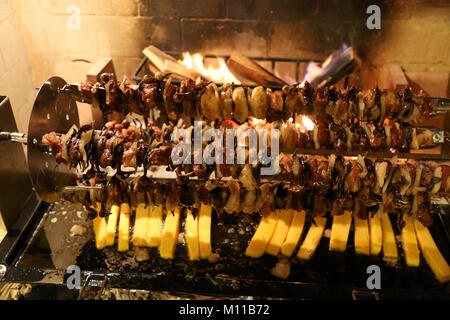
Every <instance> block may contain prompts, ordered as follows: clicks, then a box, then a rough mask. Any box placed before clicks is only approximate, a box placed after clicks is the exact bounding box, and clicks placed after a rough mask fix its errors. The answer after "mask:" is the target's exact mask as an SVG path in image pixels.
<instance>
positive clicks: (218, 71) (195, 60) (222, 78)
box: [178, 52, 240, 84]
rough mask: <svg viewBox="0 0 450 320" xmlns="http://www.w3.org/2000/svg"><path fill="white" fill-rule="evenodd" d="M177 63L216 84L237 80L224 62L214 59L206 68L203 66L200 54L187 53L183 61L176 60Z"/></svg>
mask: <svg viewBox="0 0 450 320" xmlns="http://www.w3.org/2000/svg"><path fill="white" fill-rule="evenodd" d="M178 62H179V63H181V64H183V65H185V66H186V67H187V68H188V69H190V70H194V71H197V72H199V73H201V74H202V75H203V76H205V78H207V79H209V80H212V81H214V82H217V83H233V82H234V83H236V84H239V83H240V82H239V80H238V79H236V77H235V76H234V75H233V74H232V73H231V71H230V70H229V69H228V67H227V64H226V63H225V60H224V59H222V58H216V60H215V61H213V62H214V63H211V64H209V65H208V66H207V67H206V68H205V65H204V64H203V56H202V55H201V54H200V53H194V54H193V55H191V54H190V53H189V52H184V53H183V60H178Z"/></svg>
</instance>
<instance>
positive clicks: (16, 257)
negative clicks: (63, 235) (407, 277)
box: [0, 114, 450, 299]
mask: <svg viewBox="0 0 450 320" xmlns="http://www.w3.org/2000/svg"><path fill="white" fill-rule="evenodd" d="M447 117H448V114H447ZM446 126H450V123H449V121H447V122H446ZM445 129H447V130H448V129H450V128H445ZM447 144H448V143H447ZM443 150H448V147H447V146H446V147H444V148H443ZM310 151H312V152H311V153H313V154H322V155H323V154H329V151H324V150H310ZM384 155H385V156H386V155H387V154H384ZM380 156H381V155H380ZM391 156H393V155H391ZM406 156H407V157H411V156H413V155H412V154H407V155H406ZM413 157H414V158H416V157H417V159H436V160H446V159H449V158H448V154H444V155H439V156H437V155H436V156H434V155H429V154H427V155H425V154H414V156H413ZM36 203H37V204H36ZM36 203H35V204H34V206H28V207H25V208H24V209H23V210H21V211H20V212H18V216H17V219H16V222H15V224H14V226H13V228H12V230H13V232H10V233H9V234H8V235H7V236H6V238H5V239H4V240H3V241H2V242H1V243H0V259H1V260H0V263H1V264H2V265H3V266H4V268H3V269H2V270H3V271H5V272H2V271H1V270H0V279H1V280H2V281H7V282H19V283H31V284H33V283H35V284H58V285H64V284H65V279H66V277H67V274H66V271H65V270H57V269H41V268H23V267H21V266H19V262H20V261H21V259H22V257H23V256H24V254H25V253H26V250H27V247H28V245H29V243H31V241H33V239H34V238H35V236H36V234H37V232H38V231H39V230H40V228H41V227H42V224H43V221H44V219H45V218H46V210H47V209H48V204H46V203H44V202H36ZM447 211H448V210H447ZM435 217H439V218H438V219H434V220H435V226H434V228H433V236H434V237H435V239H437V241H438V242H442V241H444V240H442V239H446V238H447V239H446V240H447V241H448V234H449V230H450V224H449V219H448V218H449V217H448V214H445V212H442V210H441V211H437V212H435ZM446 251H447V250H446ZM444 256H448V252H444ZM399 276H400V277H401V276H402V275H401V274H399ZM105 277H106V278H107V279H108V280H107V281H108V286H109V287H114V288H127V289H148V290H156V291H167V290H170V291H173V292H191V293H197V294H209V295H219V296H242V295H251V296H256V297H282V298H291V299H305V298H306V299H327V298H328V299H329V298H333V299H352V298H353V299H355V298H356V299H357V298H360V297H364V296H367V295H369V296H370V297H373V298H383V299H389V298H413V299H424V298H443V299H448V298H449V294H448V290H442V291H440V290H439V291H433V290H431V291H430V290H423V289H410V288H408V289H404V288H403V289H402V288H401V286H400V287H397V286H396V284H393V287H391V288H385V289H384V288H383V289H382V290H380V291H376V293H374V291H370V292H368V291H367V290H366V289H361V288H355V287H354V286H349V285H345V284H344V285H336V284H327V283H303V282H292V281H276V280H249V279H235V278H221V277H215V278H214V283H213V281H212V280H211V278H208V277H205V276H197V277H194V278H193V279H189V280H188V279H186V278H185V277H181V276H175V277H174V276H171V277H169V276H167V275H165V274H161V273H156V274H149V273H134V272H108V270H84V271H82V284H88V285H90V286H100V287H101V286H102V285H103V284H104V279H105ZM430 280H432V279H430Z"/></svg>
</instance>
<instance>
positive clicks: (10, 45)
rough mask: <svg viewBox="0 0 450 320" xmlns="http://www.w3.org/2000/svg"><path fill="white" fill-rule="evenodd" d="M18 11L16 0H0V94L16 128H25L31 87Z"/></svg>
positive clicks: (32, 91)
mask: <svg viewBox="0 0 450 320" xmlns="http://www.w3.org/2000/svg"><path fill="white" fill-rule="evenodd" d="M19 15H20V12H19V7H18V6H17V3H14V1H7V0H2V1H0V39H1V40H0V95H2V96H8V97H9V99H10V101H11V105H12V107H13V111H14V116H15V118H16V123H17V126H18V129H19V130H20V131H23V132H26V131H27V129H28V119H29V116H30V113H31V107H32V104H33V101H34V96H35V90H34V88H33V84H32V81H31V69H30V66H29V64H28V59H27V50H26V49H25V44H24V39H23V36H22V32H21V27H20V23H19V21H20V19H19ZM0 129H1V128H0Z"/></svg>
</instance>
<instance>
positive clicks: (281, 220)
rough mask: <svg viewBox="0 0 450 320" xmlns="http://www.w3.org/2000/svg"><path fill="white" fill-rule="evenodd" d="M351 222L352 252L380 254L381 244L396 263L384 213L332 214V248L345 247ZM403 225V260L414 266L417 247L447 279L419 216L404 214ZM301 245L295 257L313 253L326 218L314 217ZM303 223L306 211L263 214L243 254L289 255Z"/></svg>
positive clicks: (445, 266) (441, 278)
mask: <svg viewBox="0 0 450 320" xmlns="http://www.w3.org/2000/svg"><path fill="white" fill-rule="evenodd" d="M352 219H353V222H354V236H355V238H354V242H355V252H356V253H357V254H364V255H379V254H380V252H381V249H382V248H383V259H384V260H385V261H386V262H387V263H388V264H395V263H396V262H397V259H398V252H397V244H396V240H395V235H394V231H393V229H392V225H391V222H390V219H389V215H388V214H387V213H383V214H381V217H380V216H379V215H374V216H373V217H371V218H369V219H367V220H364V219H360V218H358V217H356V216H355V217H353V216H352V212H351V211H346V212H345V213H344V214H342V215H336V216H334V217H333V223H332V227H331V235H330V244H329V248H330V250H332V251H340V252H342V251H345V249H346V247H347V240H348V237H349V233H350V227H351V224H352ZM403 220H404V222H405V226H404V228H403V229H402V234H401V237H402V244H403V250H404V252H405V258H406V264H407V265H408V266H411V267H417V266H419V263H420V251H419V247H420V249H421V251H422V254H423V256H424V258H425V260H426V262H427V263H428V265H429V266H430V268H431V270H432V271H433V272H434V274H435V276H436V278H437V280H438V281H439V282H442V283H443V282H447V281H449V280H450V267H449V265H448V264H447V262H446V261H445V258H444V257H443V256H442V254H441V252H440V251H439V249H438V247H437V246H436V243H435V242H434V240H433V238H432V237H431V234H430V231H429V230H428V228H427V227H425V226H424V225H423V224H422V223H421V222H420V221H419V220H418V219H414V220H413V219H412V218H410V217H409V216H408V215H406V214H405V215H404V216H403ZM314 222H315V223H313V224H311V226H310V228H309V230H308V232H307V233H306V237H305V238H304V240H303V242H302V244H301V245H300V249H299V250H298V252H297V258H298V259H300V260H309V259H310V258H311V257H312V255H313V254H314V252H315V250H316V248H317V246H318V245H319V242H320V240H321V238H322V235H323V233H324V230H325V224H326V222H327V219H326V218H325V217H315V218H314ZM304 224H305V211H300V212H299V211H295V210H291V209H283V210H278V211H274V212H271V213H270V214H269V215H267V216H265V217H263V218H262V219H261V221H260V223H259V225H258V227H257V229H256V232H255V234H254V235H253V237H252V239H251V241H250V244H249V246H248V247H247V250H246V252H245V254H246V255H247V256H249V257H252V258H259V257H261V256H262V255H264V254H265V253H267V254H270V255H274V256H277V255H279V254H281V255H282V256H285V257H286V258H289V257H291V256H292V254H293V253H294V250H295V248H296V247H297V244H298V242H299V240H300V237H301V234H302V232H303V229H304Z"/></svg>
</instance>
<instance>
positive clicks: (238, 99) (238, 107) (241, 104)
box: [232, 87, 249, 123]
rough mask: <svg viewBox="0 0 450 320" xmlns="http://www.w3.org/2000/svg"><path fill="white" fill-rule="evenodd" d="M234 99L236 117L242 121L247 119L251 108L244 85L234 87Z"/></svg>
mask: <svg viewBox="0 0 450 320" xmlns="http://www.w3.org/2000/svg"><path fill="white" fill-rule="evenodd" d="M232 100H233V103H234V118H235V119H236V120H237V121H239V122H241V123H242V122H244V121H246V120H247V118H248V115H249V112H248V111H249V110H248V102H247V97H246V94H245V89H244V88H243V87H238V88H236V89H234V90H233V94H232Z"/></svg>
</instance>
